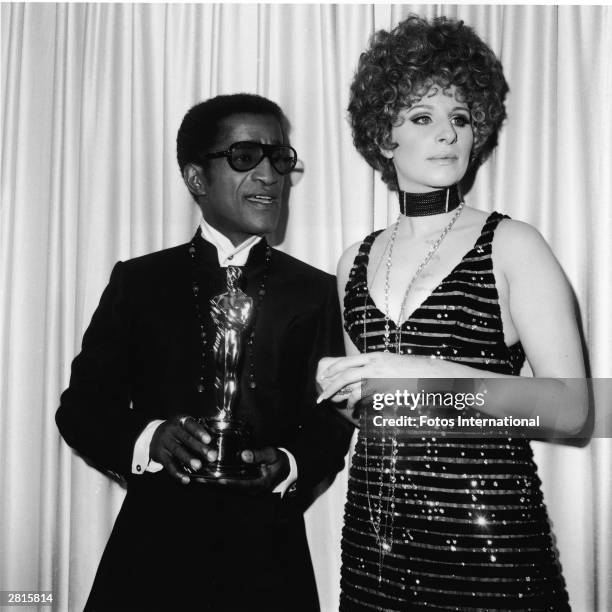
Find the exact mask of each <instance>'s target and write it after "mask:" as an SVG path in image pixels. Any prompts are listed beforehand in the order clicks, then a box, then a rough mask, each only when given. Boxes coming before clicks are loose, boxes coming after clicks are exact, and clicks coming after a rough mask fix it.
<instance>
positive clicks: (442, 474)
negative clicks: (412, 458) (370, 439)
mask: <svg viewBox="0 0 612 612" xmlns="http://www.w3.org/2000/svg"><path fill="white" fill-rule="evenodd" d="M368 459H369V457H368ZM516 465H520V464H516ZM479 467H480V466H479ZM525 467H528V466H525ZM405 469H410V473H406V474H402V471H404V470H405ZM360 471H361V472H366V471H367V472H368V474H378V473H379V472H380V468H379V467H378V468H377V467H376V466H372V467H368V469H367V470H366V469H361V470H360ZM396 473H397V474H399V475H400V476H404V477H409V478H414V477H415V476H423V477H425V478H429V479H434V480H435V479H438V478H457V479H462V480H464V482H465V484H464V485H463V486H462V487H461V488H462V489H467V490H471V491H478V490H481V487H478V485H477V484H474V485H471V483H468V480H469V478H470V477H469V476H466V475H465V474H455V473H453V472H432V471H424V470H415V469H412V468H403V467H402V466H401V465H400V466H398V467H397V472H396ZM528 473H529V472H526V473H525V475H527V474H528ZM354 476H355V480H356V481H357V482H363V481H361V480H360V479H359V477H358V476H357V474H354ZM484 476H485V475H484V474H479V475H478V476H477V477H474V478H476V479H477V480H491V481H493V480H494V479H496V478H499V479H501V477H499V476H498V475H496V474H492V475H489V477H488V478H486V479H485V478H484ZM509 477H510V475H506V476H503V478H508V479H509ZM425 482H426V481H425V480H419V483H421V484H424V483H425ZM431 484H433V483H431ZM446 484H449V483H448V482H447V483H446ZM396 486H397V487H399V488H400V489H401V488H402V483H401V482H399V483H397V484H396ZM483 486H484V484H483ZM493 486H496V485H493ZM523 486H530V485H523ZM496 490H497V487H496V489H491V494H495V493H493V492H494V491H496ZM514 490H516V488H515V489H514ZM487 491H489V489H487Z"/></svg>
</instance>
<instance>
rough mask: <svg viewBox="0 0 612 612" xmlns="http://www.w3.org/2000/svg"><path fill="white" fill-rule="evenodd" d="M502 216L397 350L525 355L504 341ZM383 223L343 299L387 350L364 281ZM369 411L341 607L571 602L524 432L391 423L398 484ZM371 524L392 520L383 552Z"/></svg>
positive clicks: (495, 366)
mask: <svg viewBox="0 0 612 612" xmlns="http://www.w3.org/2000/svg"><path fill="white" fill-rule="evenodd" d="M503 218H504V216H503V215H501V214H499V213H492V214H491V215H490V216H489V217H488V218H487V221H486V223H485V225H484V226H483V229H482V232H481V234H480V236H479V238H478V240H477V241H476V243H475V245H474V246H473V248H472V249H471V250H470V251H468V253H466V255H465V256H464V257H463V259H462V260H461V262H460V263H459V264H458V265H457V266H456V267H455V268H454V269H453V270H452V271H451V272H450V273H449V274H448V276H446V278H445V279H444V280H443V281H442V282H441V283H440V284H439V285H438V287H436V289H435V290H434V291H433V292H432V293H431V294H430V295H429V297H428V298H427V299H426V300H425V301H424V302H423V303H422V304H421V306H420V307H419V308H417V310H415V311H414V312H413V313H412V315H411V316H410V318H409V319H408V320H407V321H405V322H404V324H403V327H402V334H401V345H400V350H401V352H402V353H405V354H413V355H425V356H435V357H437V358H441V359H448V360H452V361H455V362H457V363H461V364H464V365H468V366H473V367H476V368H479V369H485V370H490V371H492V372H497V373H500V374H512V375H517V374H518V373H519V371H520V369H521V366H522V364H523V361H524V358H525V356H524V352H523V349H522V347H521V345H520V343H517V344H515V345H513V346H511V347H508V346H506V344H505V343H504V337H503V329H502V323H501V314H500V308H499V302H498V294H497V288H496V286H495V278H494V275H493V269H492V260H491V248H492V240H493V234H494V231H495V228H496V227H497V225H498V223H499V222H500V220H501V219H503ZM378 233H379V232H374V233H372V234H370V235H369V236H368V237H367V238H366V239H365V240H364V241H363V243H362V245H361V247H360V249H359V253H358V255H357V256H356V258H355V261H354V264H353V268H352V270H351V273H350V277H349V281H348V283H347V286H346V293H345V298H344V306H345V310H344V315H345V327H346V330H347V332H348V333H349V335H350V337H351V339H352V341H353V342H354V344H355V346H357V347H358V348H359V349H360V350H361V351H363V350H364V346H365V350H367V351H368V352H369V351H382V350H383V349H384V343H383V334H384V324H385V320H384V315H383V313H381V312H380V310H378V309H377V307H376V305H375V304H374V302H373V301H372V298H371V296H370V294H369V291H368V287H367V266H368V259H369V253H370V248H371V246H372V243H373V242H374V239H375V238H376V236H377V235H378ZM390 325H391V345H392V347H393V348H392V349H391V350H395V346H396V341H395V339H396V337H397V336H396V332H397V329H396V328H395V327H394V323H393V321H390ZM364 341H365V342H364ZM365 418H366V415H362V427H361V428H360V432H359V439H358V442H357V445H356V449H355V454H354V456H353V461H352V465H351V470H350V480H349V491H348V498H347V502H346V507H345V519H344V528H343V533H342V582H341V588H342V594H341V600H340V608H341V610H343V611H350V610H384V611H391V610H418V609H422V608H425V607H428V608H431V609H433V610H567V609H569V606H568V603H567V593H566V591H565V587H564V582H563V578H562V576H561V573H560V569H559V565H558V563H557V559H556V555H555V550H554V546H553V543H552V539H551V533H550V528H549V522H548V516H547V512H546V507H545V505H544V503H543V499H542V493H541V490H540V480H539V478H538V475H537V470H536V466H535V464H534V462H533V456H532V452H531V448H530V446H529V443H528V441H526V440H523V439H508V438H502V439H486V440H482V439H471V440H469V439H452V438H441V437H439V438H433V437H409V436H407V435H404V436H402V434H401V431H396V442H395V443H396V453H397V454H396V463H395V468H394V471H393V473H394V475H395V484H394V485H393V486H391V483H390V482H389V479H390V477H389V469H388V468H389V465H390V463H389V462H390V456H391V455H390V450H391V445H390V443H389V439H388V434H385V433H384V431H383V433H380V432H379V431H372V430H373V429H374V428H372V427H370V428H369V429H367V428H365V427H364V420H365ZM385 435H387V439H385ZM366 456H367V461H366ZM381 471H382V473H383V477H382V479H381V477H380V474H381ZM378 505H381V509H380V514H379V515H378V517H379V518H378V521H376V520H375V521H373V520H372V517H373V516H374V517H375V518H376V512H377V508H378ZM391 512H394V518H393V520H392V521H391V520H390V513H391ZM373 524H376V525H377V526H378V525H385V524H386V525H387V531H386V534H387V535H389V536H391V537H392V540H393V543H392V546H391V550H389V551H388V552H386V553H385V554H384V557H382V559H381V556H380V548H379V545H378V542H377V539H376V536H375V532H374V527H373ZM390 525H392V529H391V528H390ZM379 529H380V528H379Z"/></svg>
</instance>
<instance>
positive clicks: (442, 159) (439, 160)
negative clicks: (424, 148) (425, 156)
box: [429, 155, 459, 166]
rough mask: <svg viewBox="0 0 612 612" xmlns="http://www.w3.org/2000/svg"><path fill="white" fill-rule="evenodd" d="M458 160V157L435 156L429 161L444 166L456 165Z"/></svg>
mask: <svg viewBox="0 0 612 612" xmlns="http://www.w3.org/2000/svg"><path fill="white" fill-rule="evenodd" d="M458 159H459V158H458V157H457V156H456V155H434V156H433V157H430V158H429V161H432V162H434V163H436V164H440V165H443V166H444V165H449V164H454V163H455V162H456V161H457V160H458Z"/></svg>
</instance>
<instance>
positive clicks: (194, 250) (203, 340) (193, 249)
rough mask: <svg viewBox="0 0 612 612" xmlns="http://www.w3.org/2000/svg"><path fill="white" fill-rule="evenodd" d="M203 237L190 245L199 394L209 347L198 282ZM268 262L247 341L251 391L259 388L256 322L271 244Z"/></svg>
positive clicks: (204, 382) (266, 269)
mask: <svg viewBox="0 0 612 612" xmlns="http://www.w3.org/2000/svg"><path fill="white" fill-rule="evenodd" d="M198 237H201V234H200V230H199V229H198V232H197V234H196V236H195V237H194V238H193V239H192V240H191V242H190V243H189V256H190V257H191V263H192V279H191V290H192V292H193V298H194V304H195V313H196V319H197V320H198V327H199V332H200V373H199V376H198V382H197V384H196V389H197V391H198V393H203V392H204V390H205V388H206V386H205V384H206V381H205V371H206V353H207V347H208V338H207V335H206V326H205V323H204V316H203V314H202V309H201V308H200V299H199V294H200V281H199V280H198V274H197V258H198V247H197V244H196V238H198ZM265 257H266V260H265V266H264V271H263V277H262V280H261V283H260V284H259V289H258V291H257V298H256V300H257V301H256V303H255V308H254V309H253V311H254V312H253V320H252V322H251V333H250V334H249V339H248V340H247V343H246V344H247V352H248V360H249V371H248V383H249V388H250V389H256V388H257V382H256V381H255V358H254V346H255V322H256V320H257V314H258V312H259V311H260V309H261V305H262V302H263V299H264V297H265V295H266V281H267V280H268V276H269V275H270V267H271V262H272V249H271V248H270V245H269V244H266V256H265Z"/></svg>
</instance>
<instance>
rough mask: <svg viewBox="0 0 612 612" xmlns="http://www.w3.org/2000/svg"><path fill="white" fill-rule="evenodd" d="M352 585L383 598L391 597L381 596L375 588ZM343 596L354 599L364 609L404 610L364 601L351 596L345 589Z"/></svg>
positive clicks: (380, 610)
mask: <svg viewBox="0 0 612 612" xmlns="http://www.w3.org/2000/svg"><path fill="white" fill-rule="evenodd" d="M351 586H354V588H355V589H356V590H358V591H365V592H367V593H369V594H370V595H377V596H378V597H380V598H381V599H389V598H388V597H384V596H381V595H380V593H379V592H378V591H377V590H375V589H368V588H366V587H362V586H361V585H358V584H355V585H351ZM342 596H343V597H344V598H346V599H348V600H349V601H352V602H353V603H355V604H357V605H359V607H360V608H362V609H368V610H377V611H378V612H402V609H401V608H390V607H389V606H388V605H385V606H378V605H375V604H372V603H369V602H367V601H363V600H362V599H356V598H355V597H351V596H350V595H348V594H347V593H346V592H345V591H342ZM394 603H395V602H394ZM343 609H347V608H343ZM353 609H354V608H353ZM349 610H350V608H349Z"/></svg>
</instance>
